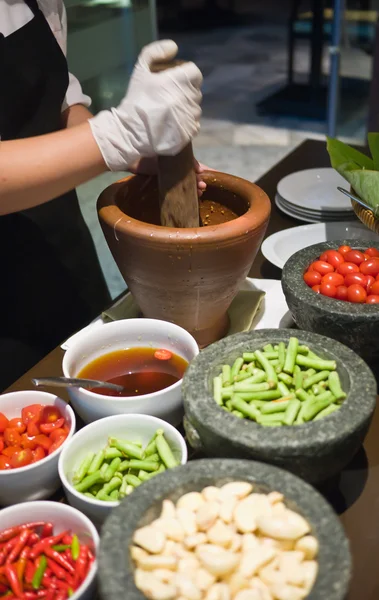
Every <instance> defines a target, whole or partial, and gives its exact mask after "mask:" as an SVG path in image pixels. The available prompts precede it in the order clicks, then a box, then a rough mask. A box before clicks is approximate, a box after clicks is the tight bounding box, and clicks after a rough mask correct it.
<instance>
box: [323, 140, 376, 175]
mask: <svg viewBox="0 0 379 600" xmlns="http://www.w3.org/2000/svg"><path fill="white" fill-rule="evenodd" d="M326 139H327V146H326V147H327V150H328V152H329V156H330V161H331V164H332V167H333V168H334V169H336V170H337V171H338V172H339V173H341V175H342V176H344V175H343V173H342V171H341V168H342V167H343V166H346V164H350V165H351V167H350V170H353V169H354V168H355V169H374V168H375V167H374V161H373V160H372V159H371V158H370V157H369V156H366V155H365V154H363V153H362V152H359V150H355V148H351V146H348V145H347V144H344V143H343V142H340V141H339V140H336V139H333V138H330V137H327V138H326Z"/></svg>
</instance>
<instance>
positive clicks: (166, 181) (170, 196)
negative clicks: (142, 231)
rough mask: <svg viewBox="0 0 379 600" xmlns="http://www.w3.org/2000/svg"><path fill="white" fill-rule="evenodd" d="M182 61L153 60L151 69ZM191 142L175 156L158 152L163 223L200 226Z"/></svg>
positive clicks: (160, 68) (176, 225) (175, 225)
mask: <svg viewBox="0 0 379 600" xmlns="http://www.w3.org/2000/svg"><path fill="white" fill-rule="evenodd" d="M180 64H183V61H177V60H176V61H172V62H170V63H154V64H153V65H152V66H151V67H150V70H151V71H152V72H153V73H159V72H160V71H164V70H166V69H171V68H173V67H175V66H178V65H180ZM193 162H194V157H193V150H192V144H191V143H189V144H188V145H187V146H186V147H185V148H183V150H181V151H180V152H179V154H177V155H176V156H158V185H159V204H160V217H161V225H164V226H165V227H199V226H200V217H199V201H198V195H197V180H196V173H195V170H194V167H193Z"/></svg>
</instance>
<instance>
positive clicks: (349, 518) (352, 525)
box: [7, 140, 379, 600]
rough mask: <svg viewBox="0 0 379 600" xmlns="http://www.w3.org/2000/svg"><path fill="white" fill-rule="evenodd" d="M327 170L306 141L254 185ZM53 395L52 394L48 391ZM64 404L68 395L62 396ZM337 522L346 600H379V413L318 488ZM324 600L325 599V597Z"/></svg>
mask: <svg viewBox="0 0 379 600" xmlns="http://www.w3.org/2000/svg"><path fill="white" fill-rule="evenodd" d="M328 166H330V163H329V159H328V155H327V152H326V149H325V143H324V142H318V141H313V140H307V141H306V142H304V143H303V144H301V145H300V146H299V147H298V148H296V149H295V150H294V151H293V152H291V153H290V154H289V155H288V156H286V157H285V158H284V159H283V160H282V161H281V162H280V163H278V164H277V165H275V166H274V167H273V168H272V169H271V170H270V171H269V172H268V173H266V174H265V175H263V177H261V178H260V179H259V180H258V181H257V184H258V185H259V186H261V187H262V188H263V189H264V191H265V192H266V193H267V194H268V195H269V197H270V198H271V200H272V201H273V200H274V198H275V192H276V186H277V184H278V182H279V181H280V179H282V177H285V175H288V174H289V173H292V172H294V171H299V170H301V169H308V168H313V167H328ZM300 224H301V223H300V222H298V221H297V220H296V219H292V218H290V217H287V216H286V215H284V214H282V213H281V212H280V211H279V210H278V209H277V207H276V206H275V204H274V203H273V205H272V215H271V220H270V224H269V227H268V230H267V234H266V236H269V235H271V234H272V233H275V232H276V231H280V230H282V229H288V228H289V227H296V226H297V225H300ZM280 275H281V271H280V269H277V268H276V267H274V266H273V265H271V264H269V263H268V262H267V261H266V260H265V258H264V257H263V255H262V254H261V252H259V253H258V255H257V258H256V260H255V262H254V265H253V267H252V269H251V271H250V276H251V277H257V278H266V279H280ZM62 357H63V350H61V348H56V349H55V350H53V351H52V352H51V353H50V354H48V355H47V356H46V357H45V358H44V359H43V360H41V361H40V362H39V363H38V364H37V365H35V366H34V367H33V369H31V370H30V371H29V372H27V373H25V375H23V376H22V377H21V378H20V379H18V380H17V381H16V382H15V383H14V384H13V385H12V386H10V388H9V389H8V390H7V391H15V390H24V389H33V386H32V384H31V381H30V380H31V378H32V377H38V376H43V375H51V376H52V375H61V374H62V371H61V363H62ZM49 391H52V392H53V393H54V390H53V389H51V390H49ZM60 395H61V396H62V397H64V398H65V399H68V397H67V395H65V394H64V393H60ZM321 491H322V493H323V494H324V495H325V496H326V498H327V499H328V500H329V501H330V502H331V503H332V505H333V506H334V508H335V510H336V511H337V512H338V514H339V515H340V517H341V520H342V523H343V525H344V527H345V530H346V533H347V535H348V537H349V539H350V543H351V550H352V554H353V563H354V572H353V578H352V582H351V587H350V593H349V596H348V600H379V519H378V521H377V518H378V516H379V413H378V412H376V413H375V415H374V419H373V422H372V425H371V428H370V431H369V433H368V435H367V437H366V440H365V443H364V447H363V448H362V449H361V450H360V451H359V453H358V454H357V456H356V457H355V458H354V460H353V461H352V463H351V464H350V465H348V466H347V467H346V468H345V469H344V470H343V471H342V473H341V474H340V475H339V476H338V478H337V479H336V480H334V481H331V482H329V483H328V484H327V485H325V486H324V487H323V488H322V489H321ZM325 600H327V598H325Z"/></svg>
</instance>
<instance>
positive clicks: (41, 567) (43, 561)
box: [32, 554, 47, 590]
mask: <svg viewBox="0 0 379 600" xmlns="http://www.w3.org/2000/svg"><path fill="white" fill-rule="evenodd" d="M46 568H47V558H46V556H45V555H44V554H41V557H40V559H39V564H38V567H37V569H36V570H35V573H34V575H33V579H32V586H33V589H34V590H39V588H40V587H41V582H42V578H43V575H44V573H45V571H46Z"/></svg>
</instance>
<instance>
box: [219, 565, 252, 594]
mask: <svg viewBox="0 0 379 600" xmlns="http://www.w3.org/2000/svg"><path fill="white" fill-rule="evenodd" d="M225 583H227V584H228V586H229V590H230V593H231V595H232V598H234V596H235V594H236V593H237V592H239V591H240V590H245V589H246V588H248V587H249V583H250V582H249V580H248V579H246V578H245V577H242V575H241V574H240V573H238V571H236V572H235V573H232V574H231V575H229V576H228V577H227V578H226V579H225Z"/></svg>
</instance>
